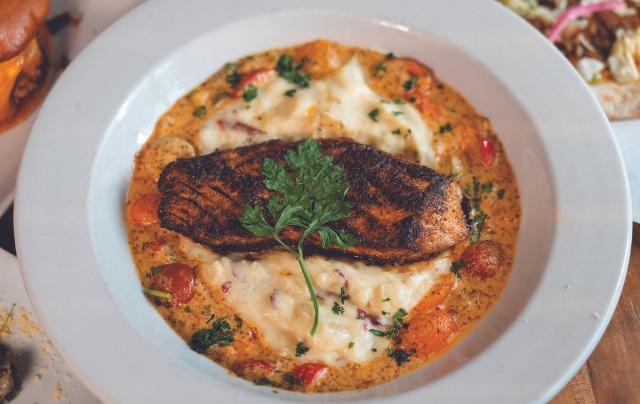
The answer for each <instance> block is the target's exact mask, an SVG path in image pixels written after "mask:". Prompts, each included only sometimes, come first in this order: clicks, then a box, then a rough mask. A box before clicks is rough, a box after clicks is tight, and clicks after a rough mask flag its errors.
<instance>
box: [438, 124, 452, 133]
mask: <svg viewBox="0 0 640 404" xmlns="http://www.w3.org/2000/svg"><path fill="white" fill-rule="evenodd" d="M452 130H453V128H452V127H451V122H447V123H446V124H445V125H442V126H441V127H440V130H439V132H440V134H443V133H446V132H451V131H452Z"/></svg>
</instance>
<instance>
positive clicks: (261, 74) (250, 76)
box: [231, 68, 272, 98]
mask: <svg viewBox="0 0 640 404" xmlns="http://www.w3.org/2000/svg"><path fill="white" fill-rule="evenodd" d="M271 72H272V70H271V69H267V68H262V69H258V70H255V71H253V72H250V73H247V74H245V75H244V76H242V79H241V80H240V83H238V85H237V86H236V88H234V89H233V92H232V93H231V96H232V97H233V98H238V97H240V96H241V95H242V93H243V92H244V88H245V87H246V86H247V85H249V84H258V83H261V82H262V81H264V80H266V79H267V78H268V77H269V76H270V75H271Z"/></svg>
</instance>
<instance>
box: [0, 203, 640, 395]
mask: <svg viewBox="0 0 640 404" xmlns="http://www.w3.org/2000/svg"><path fill="white" fill-rule="evenodd" d="M7 213H8V214H7V215H5V216H4V217H3V218H2V219H0V236H4V237H0V247H3V248H5V249H7V250H12V248H13V245H12V243H13V234H12V232H11V234H6V233H7V232H6V229H7V228H9V229H12V228H13V220H12V217H11V213H12V212H11V210H10V211H9V212H7ZM3 229H4V230H5V231H4V232H3V231H2V230H3ZM2 233H5V234H2ZM551 403H552V404H574V403H579V404H589V403H602V404H609V403H620V404H628V403H640V224H636V223H634V224H633V243H632V246H631V258H630V260H629V269H628V271H627V278H626V281H625V284H624V289H623V290H622V296H621V297H620V302H619V303H618V307H617V308H616V311H615V313H614V314H613V318H612V319H611V323H610V324H609V328H607V330H606V331H605V333H604V335H603V337H602V339H601V340H600V343H599V344H598V346H597V347H596V349H595V350H594V351H593V354H592V355H591V357H589V359H588V360H587V362H586V363H585V364H584V366H582V368H581V369H580V370H579V371H578V373H577V374H576V376H575V377H574V378H573V379H572V380H571V381H570V382H569V384H568V385H567V386H566V387H565V388H564V389H563V390H562V391H561V392H560V393H559V394H558V395H557V396H556V397H555V398H554V399H553V400H552V401H551Z"/></svg>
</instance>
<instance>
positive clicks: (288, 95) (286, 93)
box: [284, 88, 298, 97]
mask: <svg viewBox="0 0 640 404" xmlns="http://www.w3.org/2000/svg"><path fill="white" fill-rule="evenodd" d="M297 91H298V90H296V89H295V88H292V89H291V90H287V91H285V92H284V95H286V96H287V97H293V96H294V95H295V93H296V92H297Z"/></svg>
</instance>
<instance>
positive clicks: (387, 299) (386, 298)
mask: <svg viewBox="0 0 640 404" xmlns="http://www.w3.org/2000/svg"><path fill="white" fill-rule="evenodd" d="M382 301H383V302H390V301H391V299H390V298H388V297H385V298H384V299H382Z"/></svg>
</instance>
